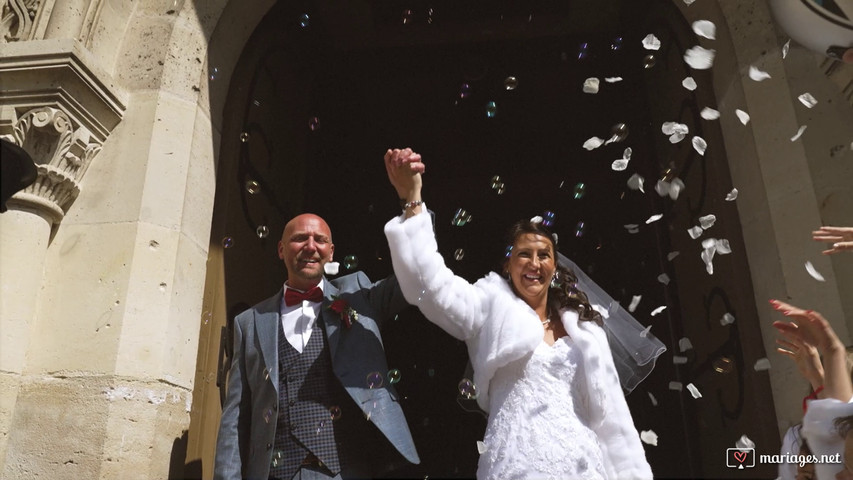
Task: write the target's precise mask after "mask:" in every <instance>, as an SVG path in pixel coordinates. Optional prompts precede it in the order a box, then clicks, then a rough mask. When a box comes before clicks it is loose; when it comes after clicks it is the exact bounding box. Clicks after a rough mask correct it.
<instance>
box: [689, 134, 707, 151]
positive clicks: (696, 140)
mask: <svg viewBox="0 0 853 480" xmlns="http://www.w3.org/2000/svg"><path fill="white" fill-rule="evenodd" d="M692 142H693V149H694V150H696V151H697V152H699V155H705V149H706V148H708V142H706V141H705V139H704V138H702V137H700V136H695V137H693V141H692Z"/></svg>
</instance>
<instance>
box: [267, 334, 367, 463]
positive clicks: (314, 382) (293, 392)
mask: <svg viewBox="0 0 853 480" xmlns="http://www.w3.org/2000/svg"><path fill="white" fill-rule="evenodd" d="M317 327H318V328H315V329H314V331H313V333H312V334H311V337H310V338H309V340H308V343H307V344H306V345H305V348H303V349H302V353H301V354H300V353H299V352H298V351H297V350H296V349H295V348H293V346H291V345H290V342H288V341H287V340H286V338H285V336H284V331H283V330H282V327H281V322H279V342H278V358H279V372H280V374H279V401H278V419H277V424H276V433H275V443H274V446H273V456H272V463H271V464H270V477H271V478H284V479H290V478H292V477H293V475H294V474H295V473H296V471H297V469H298V468H299V467H300V465H301V464H302V461H303V460H304V459H305V457H306V456H307V455H308V454H309V453H311V454H313V455H314V456H316V457H317V458H318V459H319V460H320V461H321V462H322V463H323V465H324V466H325V467H326V468H328V469H329V470H330V471H331V472H332V474H333V475H334V474H337V473H338V472H339V471H340V470H341V465H342V463H346V462H348V461H351V459H352V455H353V454H357V453H356V452H347V451H346V449H347V448H349V449H350V450H353V447H356V449H358V450H361V449H360V448H358V446H360V445H361V446H363V441H362V440H363V439H364V438H365V437H363V436H362V435H361V434H360V432H361V431H362V430H364V429H365V427H368V425H367V422H365V421H364V417H363V416H362V415H360V413H361V411H360V410H359V409H358V408H357V407H356V406H355V404H354V402H353V401H352V398H351V397H350V396H349V395H348V394H347V393H346V391H345V390H344V389H343V387H342V386H341V384H340V381H339V380H338V379H337V377H335V374H334V373H333V371H332V362H331V358H330V356H329V348H328V344H327V343H326V335H325V332H324V331H323V330H324V328H323V327H322V325H320V320H319V319H318V321H317ZM341 412H342V413H341ZM335 417H339V418H335ZM360 438H361V439H362V440H360ZM362 451H363V450H362ZM348 453H349V454H348Z"/></svg>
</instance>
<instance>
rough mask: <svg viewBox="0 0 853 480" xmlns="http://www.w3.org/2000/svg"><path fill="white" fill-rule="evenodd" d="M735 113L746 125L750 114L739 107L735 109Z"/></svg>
mask: <svg viewBox="0 0 853 480" xmlns="http://www.w3.org/2000/svg"><path fill="white" fill-rule="evenodd" d="M735 115H737V118H738V119H740V123H742V124H744V125H746V124H747V123H749V114H748V113H746V112H744V111H743V110H741V109H739V108H738V109H735Z"/></svg>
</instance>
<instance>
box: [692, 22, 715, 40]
mask: <svg viewBox="0 0 853 480" xmlns="http://www.w3.org/2000/svg"><path fill="white" fill-rule="evenodd" d="M693 32H695V33H696V35H699V36H700V37H705V38H710V39H711V40H714V39H715V37H716V33H717V26H716V25H714V22H709V21H708V20H696V21H695V22H693Z"/></svg>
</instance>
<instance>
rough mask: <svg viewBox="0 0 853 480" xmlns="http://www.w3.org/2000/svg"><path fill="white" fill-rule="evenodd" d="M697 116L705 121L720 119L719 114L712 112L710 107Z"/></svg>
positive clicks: (715, 111)
mask: <svg viewBox="0 0 853 480" xmlns="http://www.w3.org/2000/svg"><path fill="white" fill-rule="evenodd" d="M699 115H700V116H702V118H704V119H705V120H716V119H718V118H720V112H719V111H717V110H714V109H713V108H711V107H705V108H703V109H702V111H701V112H699Z"/></svg>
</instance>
